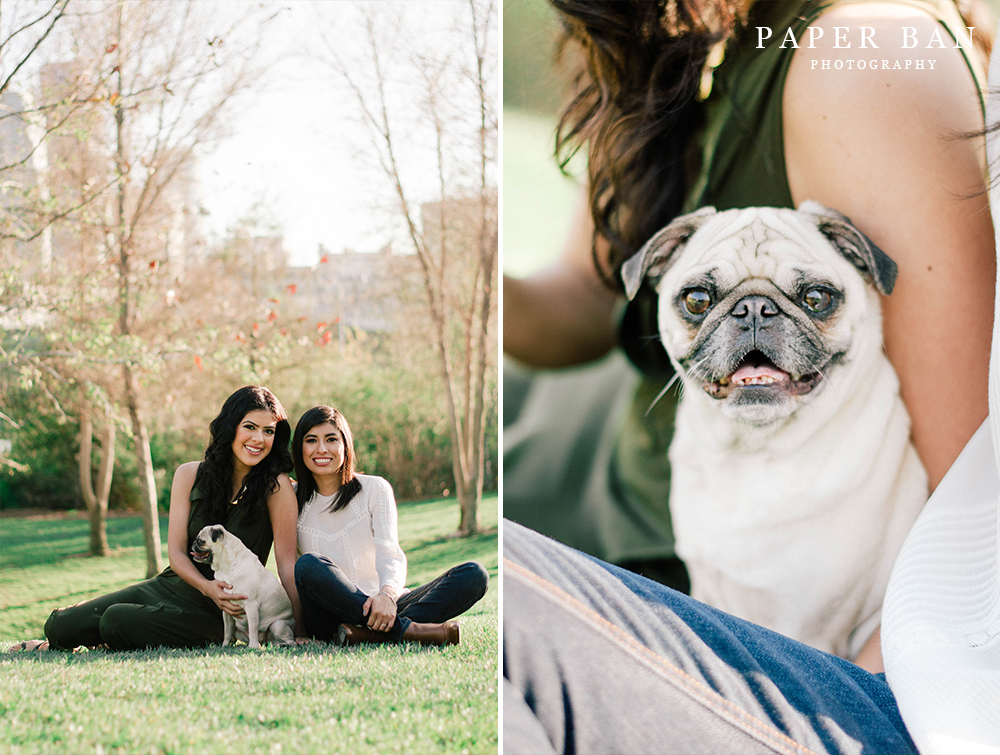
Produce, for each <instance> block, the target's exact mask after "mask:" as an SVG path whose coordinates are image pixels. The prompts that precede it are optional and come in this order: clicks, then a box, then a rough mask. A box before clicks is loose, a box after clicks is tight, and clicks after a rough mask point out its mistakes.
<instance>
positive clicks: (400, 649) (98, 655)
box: [0, 640, 462, 665]
mask: <svg viewBox="0 0 1000 755" xmlns="http://www.w3.org/2000/svg"><path fill="white" fill-rule="evenodd" d="M461 650H462V647H461V646H458V647H457V648H454V647H451V646H443V647H438V646H435V645H421V644H420V643H416V642H402V643H398V644H395V643H384V644H368V645H353V646H351V647H341V646H340V645H336V644H335V643H329V642H321V641H318V640H314V641H312V642H308V643H305V644H302V645H294V646H289V647H280V646H265V647H263V648H260V649H255V648H251V647H248V646H246V645H235V646H229V647H222V646H221V645H206V646H204V647H198V648H168V647H158V648H150V649H148V650H117V651H116V650H104V649H100V648H94V649H81V650H76V651H63V650H22V651H17V652H13V653H3V652H0V662H13V663H41V664H45V665H53V664H59V665H63V664H87V663H101V662H111V663H116V662H122V661H158V660H167V659H171V660H173V659H185V658H201V659H206V658H234V657H235V658H241V657H249V658H253V659H261V658H264V657H267V656H279V657H285V658H288V657H294V656H334V655H341V654H343V655H345V656H358V655H375V654H378V655H380V656H383V657H385V656H388V657H398V656H403V655H414V654H419V655H425V654H434V653H447V652H460V651H461Z"/></svg>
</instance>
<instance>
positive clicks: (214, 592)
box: [205, 579, 247, 616]
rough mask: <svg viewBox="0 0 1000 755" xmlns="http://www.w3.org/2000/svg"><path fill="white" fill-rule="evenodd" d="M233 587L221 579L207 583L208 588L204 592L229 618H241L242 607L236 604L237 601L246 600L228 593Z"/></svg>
mask: <svg viewBox="0 0 1000 755" xmlns="http://www.w3.org/2000/svg"><path fill="white" fill-rule="evenodd" d="M232 589H233V586H232V585H231V584H229V583H228V582H223V581H222V580H221V579H216V580H215V581H213V582H209V583H208V587H207V588H206V590H205V595H207V596H208V597H209V598H211V599H212V602H213V603H215V605H217V606H218V607H219V608H220V609H221V610H222V611H224V612H225V613H228V614H229V615H230V616H242V615H243V606H242V605H240V604H239V603H236V602H235V601H237V600H246V598H247V596H246V595H234V594H233V593H230V592H228V590H232Z"/></svg>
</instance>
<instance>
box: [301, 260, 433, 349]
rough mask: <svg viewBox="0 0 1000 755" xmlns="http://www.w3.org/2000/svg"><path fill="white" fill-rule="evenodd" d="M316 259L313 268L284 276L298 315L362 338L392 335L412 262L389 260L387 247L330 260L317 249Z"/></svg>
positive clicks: (412, 268) (413, 262) (413, 261)
mask: <svg viewBox="0 0 1000 755" xmlns="http://www.w3.org/2000/svg"><path fill="white" fill-rule="evenodd" d="M319 259H320V262H318V263H317V264H316V265H315V266H314V267H292V268H289V269H288V272H287V276H286V281H287V282H286V286H287V285H294V286H295V287H296V298H297V301H298V305H297V306H298V308H299V311H300V312H302V314H305V315H306V316H308V317H309V318H310V319H314V320H316V321H317V322H324V321H325V322H333V321H335V320H336V321H338V322H339V324H340V325H341V326H343V327H350V328H357V329H360V330H364V331H368V332H387V331H391V330H395V328H396V318H397V317H398V316H399V313H400V311H401V308H400V302H401V298H402V297H403V296H405V294H406V289H407V286H408V283H409V281H410V280H411V279H412V272H413V270H414V264H415V260H414V258H413V257H412V256H407V255H398V254H393V252H392V249H391V248H390V247H388V246H386V247H384V248H382V249H381V250H379V251H378V252H372V253H364V252H355V251H353V250H350V249H345V250H344V251H343V252H342V253H339V254H334V253H332V252H330V251H328V250H327V249H325V248H324V247H323V246H322V245H320V248H319ZM338 318H339V319H338Z"/></svg>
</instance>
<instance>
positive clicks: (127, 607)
mask: <svg viewBox="0 0 1000 755" xmlns="http://www.w3.org/2000/svg"><path fill="white" fill-rule="evenodd" d="M45 637H46V639H48V641H49V643H50V644H51V645H52V647H54V648H58V649H60V650H72V649H73V648H76V647H79V646H81V645H90V646H92V645H100V644H102V643H103V644H105V645H107V646H108V647H109V648H111V649H112V650H137V649H140V648H146V647H155V646H158V645H166V646H168V647H175V648H187V647H200V646H202V645H208V644H210V643H213V642H222V612H221V611H218V610H216V611H214V612H213V611H210V610H206V608H205V607H203V606H199V605H195V604H194V603H190V602H188V601H186V600H184V599H183V598H180V597H179V596H177V595H175V594H174V593H173V592H171V591H170V590H169V589H168V588H167V587H166V586H164V585H163V584H162V581H161V580H159V579H158V578H156V577H154V578H153V579H150V580H147V581H146V582H141V583H139V584H137V585H132V586H131V587H126V588H124V589H123V590H118V591H117V592H113V593H110V594H109V595H103V596H101V597H99V598H94V599H93V600H87V601H84V602H83V603H77V604H76V605H73V606H67V607H66V608H58V609H56V610H55V611H53V612H52V614H51V615H50V616H49V619H48V621H46V622H45Z"/></svg>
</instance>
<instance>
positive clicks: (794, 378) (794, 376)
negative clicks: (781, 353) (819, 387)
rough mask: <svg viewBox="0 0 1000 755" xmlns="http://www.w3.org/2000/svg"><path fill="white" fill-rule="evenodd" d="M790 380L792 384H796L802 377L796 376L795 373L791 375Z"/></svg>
mask: <svg viewBox="0 0 1000 755" xmlns="http://www.w3.org/2000/svg"><path fill="white" fill-rule="evenodd" d="M791 378H792V382H793V383H797V382H799V381H800V380H801V379H802V376H801V375H796V374H795V373H792V375H791Z"/></svg>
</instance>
